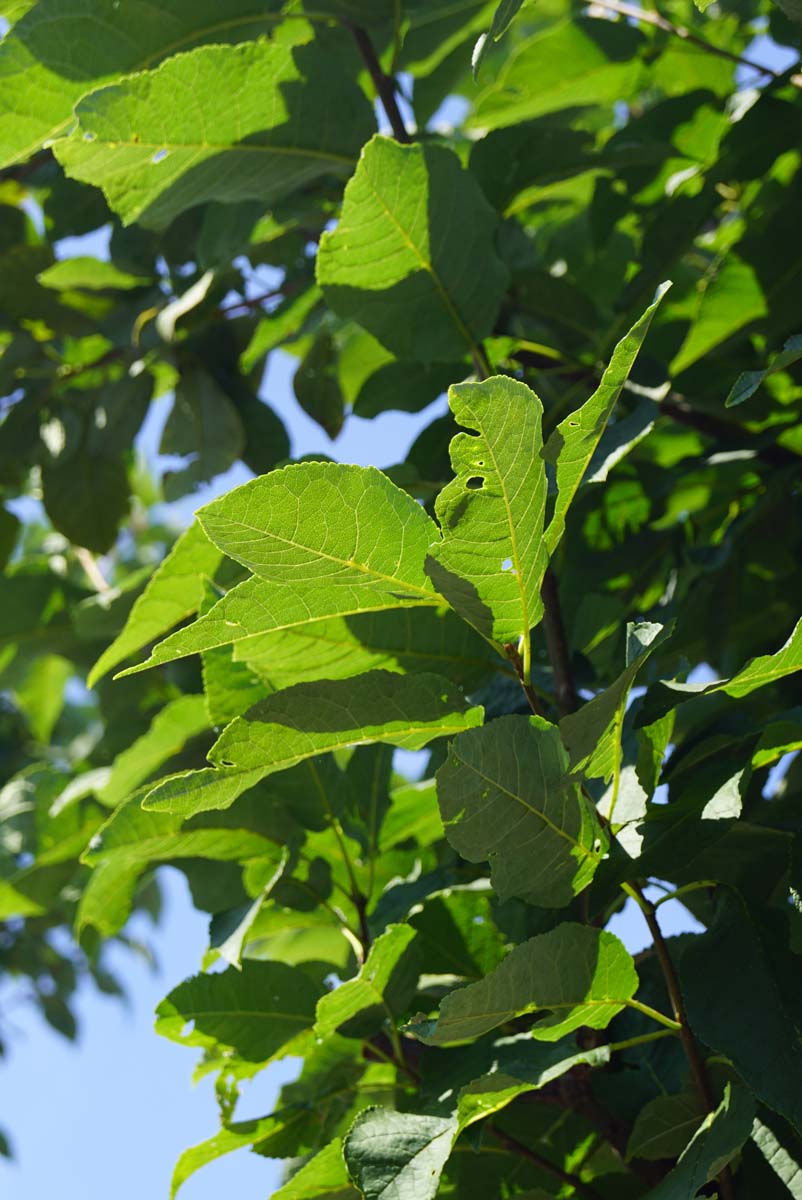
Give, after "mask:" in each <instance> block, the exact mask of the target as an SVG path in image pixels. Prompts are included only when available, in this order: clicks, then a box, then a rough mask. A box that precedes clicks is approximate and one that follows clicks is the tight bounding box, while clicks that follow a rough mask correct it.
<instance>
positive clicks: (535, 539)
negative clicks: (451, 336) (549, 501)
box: [427, 376, 548, 644]
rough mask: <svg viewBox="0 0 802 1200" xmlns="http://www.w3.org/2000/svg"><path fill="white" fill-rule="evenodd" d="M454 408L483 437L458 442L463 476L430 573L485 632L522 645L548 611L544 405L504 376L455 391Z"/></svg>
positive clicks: (440, 503) (464, 436) (457, 464)
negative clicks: (543, 593)
mask: <svg viewBox="0 0 802 1200" xmlns="http://www.w3.org/2000/svg"><path fill="white" fill-rule="evenodd" d="M449 404H450V406H451V409H452V412H453V413H454V416H455V418H456V420H457V421H458V422H459V424H460V425H463V426H465V427H466V428H467V429H470V430H476V432H477V434H478V436H475V435H474V434H470V433H459V434H457V436H456V437H455V438H454V439H453V441H452V442H451V447H450V454H451V464H452V467H453V469H454V471H455V472H456V476H457V477H456V479H454V480H453V481H452V482H451V483H449V484H448V485H447V487H445V488H444V489H443V491H442V492H441V493H440V495H439V496H438V497H437V502H436V505H435V512H436V514H437V519H438V521H439V522H440V526H441V529H442V531H443V540H442V542H440V543H439V544H435V545H433V546H432V547H431V549H430V551H429V559H428V560H427V571H428V573H429V575H430V577H431V578H432V580H433V582H434V583H435V586H436V587H437V589H438V591H440V592H441V593H442V594H443V595H444V596H445V597H446V599H447V600H448V601H449V603H450V604H451V605H452V607H453V608H455V609H456V611H457V612H458V613H459V615H460V616H461V617H462V618H463V619H464V620H466V621H469V622H470V623H471V624H472V625H474V626H475V627H476V628H477V629H478V630H479V632H480V633H481V634H483V635H484V636H485V637H487V638H492V639H493V640H494V641H496V642H498V643H501V644H504V643H507V642H517V640H518V639H519V638H528V634H529V630H530V629H531V628H532V627H533V626H534V625H536V624H537V622H538V621H539V620H540V617H541V615H542V612H543V603H542V601H541V598H540V585H541V583H542V581H543V575H544V573H545V570H546V566H547V564H548V556H547V554H546V549H545V546H544V543H543V521H544V517H545V507H546V475H545V471H544V470H543V465H542V462H541V460H540V449H541V446H542V438H541V429H540V421H541V414H542V411H543V409H542V405H541V403H540V401H539V400H538V398H537V397H536V396H535V394H534V393H533V392H530V390H529V388H527V387H526V386H525V385H524V384H522V383H516V382H515V381H514V380H512V379H507V378H506V377H504V376H496V377H495V378H493V379H488V380H485V382H484V383H464V384H459V385H457V386H455V387H452V388H451V389H450V391H449Z"/></svg>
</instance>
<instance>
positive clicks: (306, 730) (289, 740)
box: [144, 671, 483, 816]
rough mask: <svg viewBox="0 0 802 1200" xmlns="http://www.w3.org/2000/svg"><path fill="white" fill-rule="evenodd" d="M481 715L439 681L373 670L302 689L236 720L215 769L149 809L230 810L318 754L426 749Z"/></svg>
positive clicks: (176, 783) (215, 751) (214, 753)
mask: <svg viewBox="0 0 802 1200" xmlns="http://www.w3.org/2000/svg"><path fill="white" fill-rule="evenodd" d="M482 715H483V710H482V709H481V708H471V707H470V706H469V705H468V702H467V701H466V700H465V698H464V697H463V696H462V695H461V694H460V693H459V692H458V691H457V689H456V688H455V687H454V685H453V684H451V683H449V682H448V681H447V680H444V679H440V678H439V677H438V676H437V675H427V674H421V675H395V674H393V673H391V672H390V671H370V672H368V673H367V674H365V675H360V676H359V677H358V678H357V679H356V680H350V679H343V680H336V681H334V682H327V681H323V682H321V683H315V684H305V683H299V684H297V685H296V686H295V687H293V688H288V689H287V690H286V691H284V692H276V693H275V694H274V695H272V696H268V697H267V699H266V700H263V701H262V702H261V703H260V704H257V705H255V706H254V707H253V708H252V709H251V710H250V711H249V712H248V714H247V715H246V716H245V717H237V718H236V719H235V720H234V721H232V722H231V724H230V725H229V726H228V727H227V728H226V729H225V730H224V731H223V733H222V734H221V735H220V737H219V738H218V740H217V741H216V742H215V744H214V746H213V747H212V749H211V751H210V753H209V759H210V761H211V762H213V763H214V764H215V766H214V767H212V768H204V769H203V770H200V771H189V772H185V773H184V774H182V775H174V776H171V777H168V778H167V779H165V780H163V781H162V782H161V783H159V784H157V785H156V787H154V789H153V790H152V791H151V792H149V793H148V795H147V797H146V798H145V801H144V805H145V807H146V808H149V809H155V810H164V809H166V810H168V811H170V812H175V813H178V812H181V813H184V815H185V816H190V815H191V814H192V813H196V812H203V811H205V810H207V809H214V808H228V807H229V805H230V804H233V802H234V800H235V799H236V798H237V796H239V795H241V793H242V792H244V791H246V790H247V789H248V788H250V787H253V786H254V784H255V783H258V781H259V780H260V779H263V778H264V777H265V776H266V775H271V774H272V773H273V772H275V771H283V770H286V768H287V767H292V766H295V764H296V763H299V762H302V761H303V760H304V759H306V758H312V757H314V755H316V754H322V753H324V752H325V751H330V750H339V749H344V748H345V747H346V746H353V745H357V744H359V745H364V744H369V743H371V742H387V743H389V744H390V745H392V746H400V747H402V748H404V749H406V750H420V749H421V748H422V747H423V746H425V745H427V743H428V742H431V741H432V740H433V739H434V738H438V737H449V736H453V734H455V733H458V732H461V731H462V730H464V729H470V728H472V727H473V726H475V725H478V724H480V723H481V720H482Z"/></svg>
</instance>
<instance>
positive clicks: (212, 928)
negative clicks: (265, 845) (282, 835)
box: [209, 846, 289, 970]
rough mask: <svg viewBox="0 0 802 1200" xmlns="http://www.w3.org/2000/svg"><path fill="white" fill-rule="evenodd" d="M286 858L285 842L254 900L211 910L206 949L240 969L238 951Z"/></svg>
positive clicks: (240, 960)
mask: <svg viewBox="0 0 802 1200" xmlns="http://www.w3.org/2000/svg"><path fill="white" fill-rule="evenodd" d="M288 862H289V850H288V848H287V847H286V846H285V847H284V850H283V852H282V854H281V857H280V858H279V860H278V862H277V863H276V865H275V869H274V870H273V873H272V875H271V876H270V878H269V879H268V881H267V883H266V884H265V886H264V887H263V888H262V890H261V892H260V893H259V895H258V896H257V897H256V899H255V900H253V901H252V902H251V903H250V904H243V905H240V907H239V908H235V909H229V911H228V912H225V913H215V914H214V916H213V917H212V920H211V923H210V925H209V950H210V952H211V951H216V952H217V954H219V955H220V957H221V958H223V959H225V961H226V962H227V963H228V964H229V965H230V966H232V967H236V968H237V970H241V969H242V952H243V950H244V949H245V943H246V942H247V940H248V936H249V934H250V932H251V930H252V929H253V926H254V923H255V921H256V919H257V917H258V916H259V913H260V911H261V908H262V905H263V904H264V902H265V900H266V899H267V897H268V896H269V895H270V893H271V891H272V890H273V888H274V887H275V885H276V884H277V883H278V881H279V879H280V878H281V877H282V875H283V874H284V871H285V868H286V866H287V863H288Z"/></svg>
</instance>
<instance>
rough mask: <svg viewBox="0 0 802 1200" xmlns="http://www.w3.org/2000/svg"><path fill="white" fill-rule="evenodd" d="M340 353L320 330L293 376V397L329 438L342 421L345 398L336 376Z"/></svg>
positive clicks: (325, 332)
mask: <svg viewBox="0 0 802 1200" xmlns="http://www.w3.org/2000/svg"><path fill="white" fill-rule="evenodd" d="M338 361H339V356H338V353H337V347H336V345H335V342H334V339H333V337H332V336H331V334H330V333H328V332H327V331H326V330H321V331H320V332H319V333H318V334H317V336H316V337H315V339H314V341H313V342H312V345H311V346H310V347H309V349H308V350H307V352H306V354H305V355H304V357H303V359H302V360H301V364H300V366H299V367H298V370H297V371H296V372H295V375H294V377H293V381H292V386H293V390H294V392H295V398H296V399H297V401H298V403H299V404H300V406H301V408H302V409H303V410H304V412H305V413H306V414H307V416H310V417H311V418H312V420H313V421H316V422H317V424H318V425H319V426H320V427H321V429H323V430H325V432H326V433H327V434H328V435H329V437H330V438H332V439H333V438H336V437H337V435H338V434H339V432H340V430H341V429H342V427H343V422H344V421H345V399H344V397H343V394H342V391H341V389H340V382H339V379H338V375H337V364H338Z"/></svg>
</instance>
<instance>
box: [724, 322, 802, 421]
mask: <svg viewBox="0 0 802 1200" xmlns="http://www.w3.org/2000/svg"><path fill="white" fill-rule="evenodd" d="M801 358H802V333H795V334H794V336H793V337H790V338H789V339H788V341H787V342H786V343H785V345H784V346H783V348H782V350H781V351H780V352H779V354H775V355H774V358H773V359H772V360H771V362H770V363H769V365H768V366H767V367H766V368H764V370H762V371H743V372H742V373H741V374H740V375H739V376H738V378H737V379H736V380H735V383H734V384H733V385H732V387H731V388H730V391H729V395H728V396H727V399H726V400H725V401H724V405H725V407H726V408H735V406H736V404H743V403H744V401H745V400H751V398H752V396H754V394H755V392H756V391H757V390H758V389H759V388H760V387H761V386H762V385H763V383H764V382H765V380H766V379H767V378H768V377H769V375H774V374H775V373H776V372H777V371H784V370H785V369H786V368H787V367H791V366H793V364H794V363H797V362H799V360H800V359H801Z"/></svg>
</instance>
